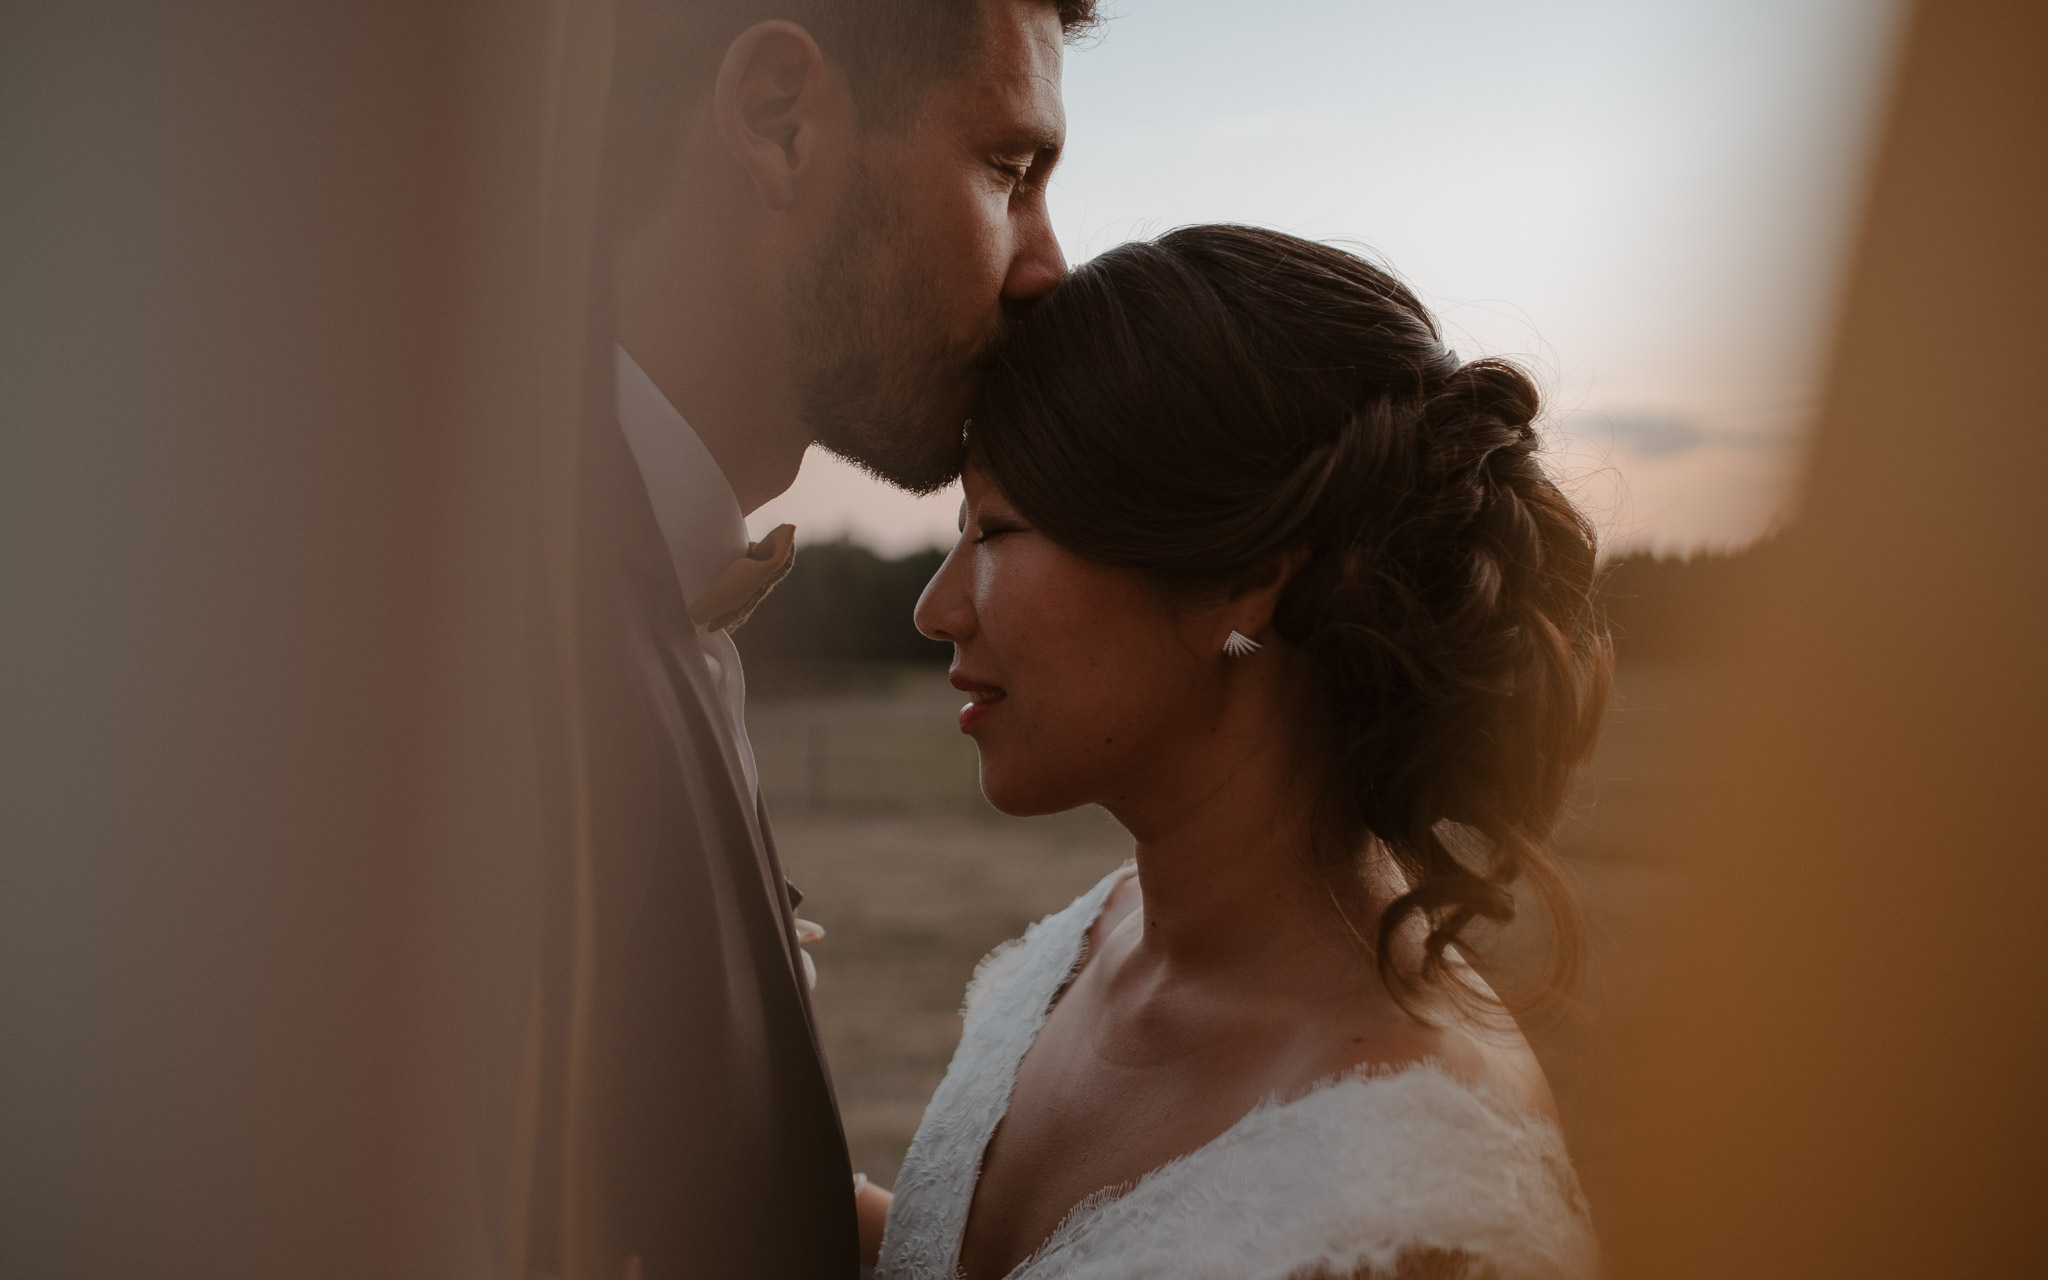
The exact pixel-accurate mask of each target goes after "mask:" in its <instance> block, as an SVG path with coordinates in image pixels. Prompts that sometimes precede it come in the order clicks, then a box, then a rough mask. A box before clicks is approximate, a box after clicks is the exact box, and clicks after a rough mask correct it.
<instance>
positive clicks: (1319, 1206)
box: [1032, 1062, 1598, 1280]
mask: <svg viewBox="0 0 2048 1280" xmlns="http://www.w3.org/2000/svg"><path fill="white" fill-rule="evenodd" d="M1056 1242H1057V1243H1058V1244H1059V1246H1060V1247H1059V1248H1058V1249H1057V1250H1053V1251H1050V1252H1053V1253H1056V1254H1058V1255H1060V1257H1059V1259H1058V1261H1059V1262H1060V1263H1061V1264H1062V1265H1067V1264H1084V1265H1067V1269H1065V1270H1062V1269H1061V1267H1058V1266H1055V1267H1050V1268H1048V1269H1047V1270H1046V1271H1045V1272H1044V1274H1046V1275H1049V1276H1050V1275H1059V1276H1062V1277H1063V1278H1064V1277H1068V1276H1073V1277H1088V1280H1094V1277H1096V1276H1098V1275H1101V1276H1109V1275H1121V1274H1152V1273H1158V1274H1183V1275H1190V1276H1203V1277H1208V1276H1215V1277H1223V1276H1239V1277H1242V1276H1280V1275H1289V1276H1294V1275H1327V1276H1356V1275H1372V1276H1401V1275H1407V1274H1413V1270H1412V1267H1411V1265H1410V1264H1411V1263H1413V1262H1414V1261H1415V1260H1417V1259H1427V1258H1431V1257H1441V1258H1450V1259H1457V1260H1460V1261H1461V1262H1464V1263H1469V1264H1471V1270H1470V1271H1469V1272H1464V1273H1460V1274H1480V1275H1490V1276H1498V1277H1504V1278H1516V1277H1529V1278H1530V1280H1536V1278H1539V1277H1540V1278H1542V1280H1585V1278H1586V1277H1590V1276H1592V1275H1594V1274H1595V1273H1596V1272H1597V1269H1598V1261H1597V1256H1598V1246H1597V1244H1596V1242H1595V1240H1594V1236H1593V1232H1592V1227H1591V1222H1590V1218H1589V1216H1588V1213H1587V1210H1586V1205H1585V1202H1584V1198H1583V1196H1582V1194H1581V1192H1580V1190H1579V1185H1578V1180H1577V1177H1576V1175H1575V1174H1574V1172H1573V1170H1572V1167H1571V1161H1570V1158H1569V1156H1568V1155H1567V1153H1566V1150H1565V1145H1564V1140H1563V1137H1562V1135H1561V1134H1560V1133H1559V1132H1558V1130H1557V1127H1556V1125H1554V1124H1553V1123H1552V1122H1551V1121H1550V1120H1549V1119H1548V1118H1547V1117H1545V1116H1542V1115H1540V1114H1537V1113H1534V1112H1531V1111H1529V1110H1527V1109H1526V1108H1524V1107H1522V1106H1521V1105H1520V1104H1518V1103H1516V1102H1515V1101H1513V1100H1511V1099H1508V1098H1505V1097H1502V1096H1500V1095H1498V1094H1496V1093H1494V1092H1493V1091H1492V1090H1490V1089H1488V1088H1486V1087H1484V1086H1479V1085H1473V1084H1470V1083H1467V1082H1465V1081H1463V1080H1460V1079H1458V1078H1457V1077H1456V1076H1454V1075H1452V1074H1451V1073H1450V1072H1449V1071H1447V1070H1445V1069H1444V1068H1443V1067H1442V1066H1441V1065H1439V1064H1436V1063H1429V1062H1424V1063H1417V1064H1413V1065H1409V1066H1405V1067H1400V1068H1394V1069H1361V1070H1359V1071H1356V1072H1352V1073H1349V1074H1347V1075H1343V1076H1340V1077H1337V1078H1334V1079H1330V1080H1326V1081H1323V1082H1321V1083H1319V1084H1318V1085H1316V1086H1315V1087H1314V1088H1312V1089H1310V1090H1308V1091H1307V1092H1306V1093H1303V1094H1300V1095H1299V1096H1296V1097H1293V1098H1272V1099H1269V1100H1268V1101H1267V1102H1265V1103H1263V1104H1261V1105H1260V1106H1259V1107H1257V1108H1255V1109H1254V1110H1253V1111H1252V1112H1250V1113H1249V1114H1247V1115H1246V1116H1245V1117H1244V1118H1243V1119H1242V1120H1240V1121H1239V1122H1238V1123H1237V1124H1236V1125H1234V1126H1232V1128H1231V1129H1230V1130H1229V1131H1228V1132H1226V1133H1225V1134H1223V1135H1222V1136H1221V1137H1219V1138H1217V1139H1216V1140H1215V1141H1213V1142H1211V1143H1209V1144H1207V1145H1206V1146H1204V1147H1203V1148H1201V1149H1200V1150H1199V1151H1196V1152H1194V1153H1191V1154H1190V1155H1189V1156H1187V1157H1184V1158H1183V1159H1181V1160H1177V1161H1174V1162H1172V1163H1170V1164H1168V1165H1166V1166H1165V1167H1163V1168H1161V1169H1159V1170H1157V1171H1155V1172H1154V1173H1153V1174H1152V1175H1150V1176H1148V1177H1147V1178H1145V1179H1144V1180H1142V1181H1141V1182H1140V1184H1139V1185H1138V1186H1137V1187H1135V1188H1133V1189H1131V1190H1130V1191H1129V1192H1128V1193H1126V1194H1124V1195H1122V1196H1120V1197H1117V1198H1115V1199H1111V1200H1109V1201H1108V1202H1107V1203H1105V1204H1102V1205H1100V1206H1098V1207H1094V1208H1092V1210H1091V1211H1090V1212H1089V1213H1086V1214H1078V1215H1077V1220H1073V1221H1070V1223H1069V1224H1068V1226H1067V1227H1065V1228H1063V1229H1062V1235H1061V1236H1059V1237H1056ZM1154 1264H1156V1265H1154ZM1032 1274H1033V1275H1034V1276H1036V1275H1038V1274H1040V1273H1038V1272H1033V1273H1032Z"/></svg>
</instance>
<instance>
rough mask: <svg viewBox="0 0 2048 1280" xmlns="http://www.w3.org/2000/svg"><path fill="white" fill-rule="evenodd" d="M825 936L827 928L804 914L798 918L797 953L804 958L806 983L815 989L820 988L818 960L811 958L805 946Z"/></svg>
mask: <svg viewBox="0 0 2048 1280" xmlns="http://www.w3.org/2000/svg"><path fill="white" fill-rule="evenodd" d="M824 936H825V930H824V929H823V927H821V926H819V925H817V924H814V923H812V922H811V921H809V920H806V919H804V918H803V917H802V916H798V917H797V918H796V941H797V948H796V953H797V954H798V955H800V956H802V957H803V960H804V985H805V986H806V987H808V988H810V989H811V990H813V991H816V990H817V989H818V962H817V961H815V960H813V959H811V953H810V952H808V951H806V950H804V948H805V947H806V946H809V945H810V944H811V943H813V942H816V941H818V940H819V939H820V938H823V937H824Z"/></svg>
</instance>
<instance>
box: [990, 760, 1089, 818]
mask: <svg viewBox="0 0 2048 1280" xmlns="http://www.w3.org/2000/svg"><path fill="white" fill-rule="evenodd" d="M981 794H982V797H983V798H984V799H986V800H987V801H988V802H989V805H990V806H991V807H993V808H994V809H995V811H996V812H997V813H1000V814H1004V815H1006V816H1008V817H1012V818H1043V817H1045V816H1046V815H1047V814H1051V813H1065V812H1066V811H1067V810H1069V809H1078V808H1080V807H1081V806H1082V805H1084V804H1086V803H1088V802H1087V801H1086V800H1076V799H1073V798H1071V797H1069V796H1067V795H1066V794H1065V792H1064V789H1063V788H1054V787H1048V786H1045V785H1043V784H1042V783H1034V782H1033V781H1032V780H1030V779H1026V778H1018V777H1015V776H1012V775H1010V774H1008V773H1006V772H1004V771H1001V770H991V769H990V768H989V767H988V764H987V763H986V762H985V761H984V762H983V764H982V767H981Z"/></svg>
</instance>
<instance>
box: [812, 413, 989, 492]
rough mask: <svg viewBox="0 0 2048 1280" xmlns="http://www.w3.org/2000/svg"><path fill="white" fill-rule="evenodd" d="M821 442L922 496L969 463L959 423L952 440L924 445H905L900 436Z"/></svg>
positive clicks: (879, 476)
mask: <svg viewBox="0 0 2048 1280" xmlns="http://www.w3.org/2000/svg"><path fill="white" fill-rule="evenodd" d="M932 435H933V436H938V435H939V432H938V431H936V430H934V431H933V432H932ZM930 438H931V437H929V436H928V437H927V439H930ZM941 438H942V439H943V437H941ZM818 443H820V444H822V445H823V446H825V449H826V451H827V452H829V453H831V454H832V455H834V456H835V457H838V458H841V459H843V460H845V461H847V462H850V463H852V464H853V465H854V466H856V467H859V468H860V469H861V470H863V471H865V472H867V473H868V474H869V475H871V476H873V477H875V478H876V479H877V480H881V481H884V482H886V483H888V484H891V485H894V486H895V487H896V488H898V489H902V490H905V491H906V492H909V493H913V494H917V495H919V496H922V495H924V494H929V493H937V492H938V491H939V490H941V489H943V488H945V487H946V486H947V485H949V484H952V483H953V482H954V481H955V480H958V479H959V478H960V469H961V468H962V467H964V466H966V465H967V443H966V441H965V439H964V438H963V437H962V435H961V433H960V431H959V429H958V428H957V427H956V428H954V430H953V431H952V434H951V441H950V444H933V445H928V446H926V447H925V448H923V449H917V448H906V447H904V445H903V442H902V441H901V440H900V439H899V440H892V441H887V442H878V441H873V440H860V441H848V440H834V439H823V440H820V441H819V442H818Z"/></svg>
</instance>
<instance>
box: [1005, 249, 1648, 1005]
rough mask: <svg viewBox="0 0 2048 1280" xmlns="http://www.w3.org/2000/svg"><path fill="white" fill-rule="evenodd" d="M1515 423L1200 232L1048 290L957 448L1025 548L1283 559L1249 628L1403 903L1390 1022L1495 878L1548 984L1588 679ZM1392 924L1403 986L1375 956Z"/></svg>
mask: <svg viewBox="0 0 2048 1280" xmlns="http://www.w3.org/2000/svg"><path fill="white" fill-rule="evenodd" d="M1536 413H1537V394H1536V388H1535V387H1534V386H1533V385H1532V384H1531V383H1530V381H1529V379H1528V378H1527V377H1526V376H1525V375H1524V374H1523V373H1522V372H1521V371H1520V370H1519V369H1517V368H1516V367H1515V366H1514V365H1512V364H1509V363H1508V362H1506V361H1504V360H1496V359H1486V360H1474V361H1470V362H1460V361H1459V359H1458V357H1457V356H1456V354H1455V353H1453V352H1452V351H1451V350H1449V349H1448V348H1447V347H1446V346H1445V345H1444V343H1443V341H1442V340H1441V338H1440V336H1439V334H1438V331H1437V326H1436V322H1435V321H1434V320H1433V319H1432V318H1431V316H1430V315H1429V313H1428V312H1427V311H1426V310H1424V309H1423V306H1422V304H1421V303H1420V302H1419V301H1417V300H1416V298H1415V295H1414V294H1413V293H1411V292H1409V290H1408V289H1407V287H1406V286H1404V285H1403V284H1402V283H1401V282H1400V281H1398V280H1396V279H1395V278H1394V277H1393V276H1392V275H1390V274H1389V273H1388V272H1386V271H1384V270H1382V269H1381V268H1379V267H1377V266H1374V265H1373V264H1372V263H1370V262H1367V261H1365V260H1363V259H1361V258H1359V257H1356V256H1354V255H1352V254H1349V253H1346V252H1343V251H1342V250H1339V249H1335V248H1331V247H1329V246H1326V245H1320V244H1315V243H1313V242H1311V241H1307V240H1302V239H1298V238H1296V237H1294V236H1290V235H1285V234H1282V233H1280V232H1276V231H1264V230H1258V229H1255V228H1251V227H1236V226H1203V227H1187V228H1183V229H1181V230H1178V231H1174V232H1171V233H1170V234H1168V235H1166V236H1163V237H1161V238H1160V239H1158V240H1156V241H1152V242H1149V243H1138V244H1126V245H1122V246H1119V247H1118V248H1115V249H1112V250H1110V251H1109V252H1107V253H1105V254H1103V255H1101V256H1100V257H1097V258H1095V259H1093V260H1092V261H1090V262H1088V263H1086V264H1085V265H1083V266H1081V267H1079V268H1078V269H1076V270H1075V271H1074V273H1073V274H1072V275H1071V276H1069V277H1068V278H1067V279H1066V280H1065V281H1064V282H1062V283H1061V284H1060V285H1059V287H1058V288H1056V289H1055V290H1054V291H1053V292H1052V293H1051V294H1050V295H1048V296H1047V297H1046V298H1045V299H1044V300H1042V301H1041V302H1039V303H1038V304H1037V306H1036V307H1035V308H1033V309H1032V311H1031V312H1030V313H1029V314H1028V315H1027V316H1025V317H1024V318H1023V319H1022V320H1021V321H1020V322H1019V323H1018V325H1017V326H1016V328H1015V330H1014V332H1013V334H1012V337H1011V340H1010V341H1009V343H1008V344H1007V346H1006V347H1005V349H1004V352H1003V355H1002V357H1001V358H1000V360H999V361H998V363H997V365H996V367H995V368H994V369H993V370H992V371H991V374H990V377H989V379H988V382H987V384H986V385H985V387H984V389H983V392H982V396H981V401H980V404H979V406H978V407H977V409H976V411H975V415H974V422H973V425H972V427H971V428H970V431H969V436H970V446H971V448H972V451H973V456H974V457H975V459H976V460H977V461H978V462H979V463H980V464H981V465H982V466H984V467H985V468H986V469H987V470H988V472H989V474H990V475H991V476H992V477H993V479H994V480H995V482H996V483H997V484H998V485H999V486H1001V488H1002V490H1003V492H1004V493H1005V494H1006V495H1007V496H1008V497H1009V499H1010V500H1011V501H1012V502H1013V503H1015V504H1016V506H1017V508H1018V510H1019V512H1020V513H1021V514H1023V515H1024V516H1025V518H1026V519H1028V520H1030V521H1031V522H1032V524H1033V525H1035V526H1036V527H1037V528H1038V529H1040V530H1041V531H1042V532H1044V533H1045V534H1046V535H1048V536H1049V537H1051V538H1052V539H1053V540H1054V541H1056V542H1058V543H1060V544H1062V545H1064V546H1066V547H1067V548H1069V549H1070V550H1072V551H1074V552H1076V553H1078V554H1080V555H1082V556H1085V557H1087V558H1089V559H1091V560H1095V561H1098V562H1101V563H1104V564H1109V565H1115V566H1119V567H1122V568H1128V569H1134V570H1138V571H1140V572H1142V573H1144V574H1146V575H1147V576H1149V577H1151V578H1152V579H1154V580H1155V581H1157V582H1159V583H1161V584H1162V585H1163V586H1165V587H1167V588H1169V589H1170V590H1173V591H1177V592H1193V593H1213V592H1217V591H1227V590H1229V588H1230V587H1231V585H1232V584H1234V583H1242V582H1244V581H1247V580H1249V579H1251V578H1252V577H1253V576H1255V575H1256V574H1257V572H1258V571H1259V569H1260V567H1261V566H1265V565H1270V564H1272V563H1274V561H1275V558H1276V557H1280V556H1283V555H1284V554H1286V553H1288V552H1291V551H1299V550H1301V549H1306V550H1307V552H1308V558H1307V560H1306V561H1305V562H1304V563H1303V564H1302V566H1301V568H1300V569H1299V570H1298V571H1297V572H1296V573H1295V574H1294V575H1293V577H1292V578H1291V579H1290V580H1289V582H1288V584H1287V586H1286V587H1285V588H1284V590H1283V592H1282V594H1281V597H1280V600H1279V604H1278V608H1277V610H1276V612H1275V614H1274V618H1273V625H1274V628H1275V630H1276V631H1277V632H1278V633H1279V635H1280V636H1281V638H1283V639H1284V640H1286V641H1288V642H1289V643H1291V644H1294V645H1297V646H1299V647H1300V648H1302V649H1303V650H1306V651H1307V653H1308V654H1309V655H1310V656H1311V658H1312V659H1313V661H1314V662H1315V664H1316V665H1317V667H1318V668H1319V672H1318V674H1319V676H1320V677H1321V678H1322V679H1323V680H1324V681H1325V682H1326V684H1327V687H1328V689H1329V696H1330V710H1331V712H1332V721H1333V725H1334V730H1335V767H1334V771H1333V777H1332V783H1331V785H1332V788H1333V793H1332V796H1331V799H1332V801H1333V802H1334V803H1335V805H1336V806H1337V810H1336V811H1337V812H1339V813H1341V814H1342V815H1343V816H1344V817H1346V818H1347V819H1349V820H1352V821H1355V823H1356V824H1357V825H1358V826H1359V827H1361V828H1362V829H1363V832H1364V833H1369V834H1370V835H1371V836H1373V837H1376V838H1377V839H1378V840H1379V842H1380V843H1381V844H1382V845H1384V847H1385V848H1386V850H1387V851H1388V853H1389V854H1391V855H1392V857H1393V858H1394V860H1395V861H1396V863H1398V865H1399V866H1400V867H1401V868H1402V870H1403V871H1404V872H1405V873H1406V874H1407V877H1408V880H1409V883H1410V885H1411V886H1412V887H1411V888H1410V889H1409V890H1408V892H1407V893H1406V894H1405V895H1403V896H1402V897H1401V898H1399V899H1398V900H1396V901H1395V902H1394V903H1393V904H1391V906H1390V907H1389V908H1388V909H1387V910H1386V911H1385V912H1384V913H1383V914H1382V916H1381V918H1380V922H1379V926H1378V935H1379V936H1378V946H1377V948H1376V953H1377V962H1378V965H1379V969H1380V973H1381V976H1382V978H1383V979H1384V980H1385V981H1386V982H1387V983H1388V986H1389V988H1390V989H1391V990H1392V991H1393V992H1394V993H1395V994H1396V995H1397V996H1399V997H1401V998H1403V999H1404V1000H1405V999H1406V998H1407V997H1408V996H1409V995H1411V994H1413V993H1414V992H1415V991H1416V990H1417V988H1418V987H1419V986H1420V985H1422V984H1425V983H1432V982H1434V981H1435V980H1437V979H1439V978H1442V977H1443V976H1445V974H1446V961H1445V958H1444V949H1445V947H1446V946H1448V945H1450V944H1451V943H1453V942H1455V941H1458V940H1459V937H1460V934H1461V932H1462V931H1463V930H1464V929H1465V928H1466V927H1467V926H1468V925H1470V924H1471V923H1472V922H1473V921H1474V920H1477V919H1486V920H1490V921H1495V922H1505V921H1507V920H1508V919H1510V918H1512V916H1513V914H1514V898H1513V896H1512V887H1513V885H1514V884H1515V883H1516V882H1517V881H1518V880H1526V881H1527V882H1528V883H1529V884H1530V885H1531V887H1533V888H1534V889H1535V890H1536V891H1537V893H1538V895H1539V896H1540V898H1541V899H1542V901H1543V904H1544V905H1545V907H1546V908H1548V914H1549V916H1550V918H1551V920H1552V923H1553V928H1552V945H1551V947H1550V966H1549V968H1548V970H1547V972H1546V974H1545V976H1544V981H1543V982H1542V983H1541V984H1540V985H1541V988H1542V989H1543V990H1545V991H1549V992H1559V991H1562V990H1565V989H1568V988H1569V986H1570V984H1571V982H1572V980H1573V978H1574V977H1575V976H1576V973H1577V966H1578V961H1579V956H1580V952H1581V943H1580V929H1579V925H1578V919H1579V917H1578V914H1577V911H1576V908H1575V905H1574V903H1573V900H1572V897H1571V894H1570V893H1569V891H1568V890H1567V888H1566V886H1565V883H1564V881H1563V878H1562V877H1561V875H1560V874H1559V871H1558V868H1557V865H1556V863H1555V862H1554V861H1553V860H1552V858H1551V856H1550V853H1549V851H1548V847H1547V841H1548V838H1549V835H1550V830H1551V827H1552V825H1553V824H1554V823H1555V821H1556V819H1557V816H1558V812H1559V810H1560V809H1561V808H1562V806H1563V804H1564V801H1565V798H1566V795H1567V791H1568V789H1569V786H1570V783H1571V777H1572V773H1573V770H1574V769H1575V768H1576V767H1577V765H1578V764H1579V763H1580V762H1581V761H1582V760H1583V759H1584V758H1585V756H1586V755H1587V753H1588V752H1589V751H1590V750H1591V749H1592V745H1593V740H1594V738H1595V736H1596V733H1597V731H1598V727H1599V723H1600V719H1601V716H1602V713H1603V710H1604V708H1605V703H1606V695H1607V686H1608V677H1609V671H1610V667H1611V662H1612V659H1611V656H1610V649H1609V645H1608V639H1607V633H1606V629H1605V627H1604V625H1603V623H1602V621H1601V617H1600V613H1599V610H1598V608H1597V607H1596V604H1595V599H1594V587H1595V582H1596V574H1597V568H1596V562H1595V551H1596V538H1595V534H1594V531H1593V528H1592V526H1591V525H1590V524H1589V523H1588V522H1587V520H1586V518H1585V517H1584V516H1583V515H1582V514H1580V512H1579V511H1578V510H1577V508H1575V507H1574V506H1573V505H1572V503H1571V502H1570V500H1569V499H1567V498H1566V497H1565V496H1564V494H1563V493H1562V492H1560V491H1559V489H1558V487H1557V486H1556V485H1555V484H1554V483H1553V482H1552V481H1551V480H1550V478H1549V477H1548V476H1547V475H1546V474H1545V473H1544V470H1543V467H1542V465H1541V463H1540V461H1539V459H1538V456H1537V437H1536V432H1535V429H1534V427H1533V425H1532V423H1533V420H1534V418H1535V417H1536ZM1474 837H1476V838H1474ZM1454 845H1455V846H1456V847H1455V848H1454V847H1453V846H1454ZM1356 847H1357V846H1356V845H1355V844H1348V845H1347V846H1346V853H1347V855H1349V853H1350V852H1351V851H1352V850H1353V849H1355V848H1356ZM1418 917H1420V918H1421V919H1422V920H1424V921H1426V923H1427V925H1428V933H1427V939H1428V940H1427V944H1426V946H1425V949H1424V953H1423V960H1422V963H1421V965H1420V967H1419V969H1413V968H1406V969H1404V968H1403V967H1401V966H1398V965H1396V963H1395V961H1394V959H1393V957H1394V955H1395V948H1394V947H1393V946H1392V942H1393V940H1394V937H1395V934H1396V932H1397V931H1398V930H1399V929H1401V928H1402V927H1403V925H1404V924H1405V923H1407V922H1409V921H1411V920H1414V919H1416V918H1418Z"/></svg>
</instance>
